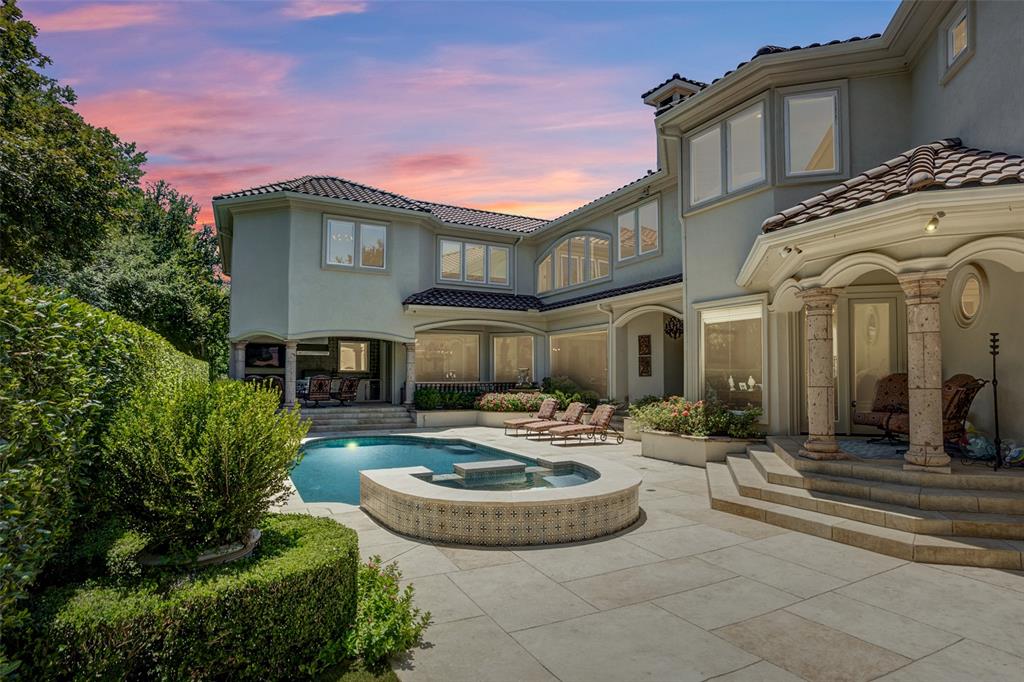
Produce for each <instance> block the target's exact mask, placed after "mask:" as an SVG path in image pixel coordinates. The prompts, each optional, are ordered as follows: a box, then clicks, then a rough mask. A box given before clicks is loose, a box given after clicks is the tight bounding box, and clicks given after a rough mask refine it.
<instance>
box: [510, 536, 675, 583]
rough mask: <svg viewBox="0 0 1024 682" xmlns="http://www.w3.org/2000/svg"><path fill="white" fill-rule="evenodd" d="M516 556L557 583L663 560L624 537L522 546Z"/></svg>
mask: <svg viewBox="0 0 1024 682" xmlns="http://www.w3.org/2000/svg"><path fill="white" fill-rule="evenodd" d="M516 556H518V557H519V558H520V559H522V560H523V561H525V562H527V563H528V564H530V565H531V566H533V567H534V568H536V569H537V570H539V571H540V572H541V573H543V574H544V575H546V576H548V577H549V578H551V579H552V580H555V581H556V582H564V581H566V580H575V579H576V578H586V577H588V576H592V575H598V574H600V573H611V572H613V571H617V570H619V569H622V568H629V567H631V566H640V565H642V564H650V563H654V562H656V561H661V560H662V557H661V556H659V555H657V554H655V553H654V552H649V551H647V550H646V549H643V548H641V547H637V546H636V545H635V544H633V543H631V542H627V541H626V540H623V539H621V538H612V539H611V540H603V541H601V540H599V541H596V542H588V543H586V544H579V545H569V546H564V547H551V548H548V549H533V548H531V549H520V550H517V551H516Z"/></svg>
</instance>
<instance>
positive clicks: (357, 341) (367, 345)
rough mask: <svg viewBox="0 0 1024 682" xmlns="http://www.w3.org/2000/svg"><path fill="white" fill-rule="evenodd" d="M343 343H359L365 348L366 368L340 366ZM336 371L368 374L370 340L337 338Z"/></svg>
mask: <svg viewBox="0 0 1024 682" xmlns="http://www.w3.org/2000/svg"><path fill="white" fill-rule="evenodd" d="M345 344H348V345H350V346H351V345H360V346H365V348H366V369H345V368H344V367H342V366H341V348H342V346H344V345H345ZM338 371H339V372H354V373H356V374H368V373H369V372H370V342H369V341H359V340H355V339H338Z"/></svg>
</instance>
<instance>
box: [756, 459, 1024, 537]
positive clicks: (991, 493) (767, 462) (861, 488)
mask: <svg viewBox="0 0 1024 682" xmlns="http://www.w3.org/2000/svg"><path fill="white" fill-rule="evenodd" d="M762 447H763V446H762ZM748 453H749V455H750V457H751V459H752V460H753V462H754V464H755V466H756V467H758V471H759V474H760V475H761V476H763V478H764V480H766V481H767V482H768V483H772V484H776V485H781V486H787V487H790V488H802V489H805V490H810V491H814V492H817V493H831V494H833V495H841V496H843V497H851V498H859V499H860V500H870V501H872V502H881V503H887V504H895V505H900V506H903V507H912V508H914V509H921V510H930V511H943V512H980V513H984V514H1024V493H1022V492H1017V491H1014V490H991V489H979V488H975V487H973V486H974V485H975V481H974V478H975V477H973V476H958V477H956V478H951V477H950V476H947V475H944V474H926V475H927V476H940V477H943V480H944V482H945V483H946V484H947V486H948V487H938V486H937V485H913V484H905V483H894V482H890V481H887V480H878V478H877V477H875V478H864V477H862V474H865V473H871V471H870V470H871V469H872V468H873V467H870V466H867V467H856V468H848V469H845V470H842V471H843V472H844V474H845V475H835V474H827V473H819V472H817V471H808V470H804V469H796V468H794V467H793V466H791V464H790V463H789V462H787V461H786V460H785V458H783V457H780V456H779V454H778V452H777V451H775V452H769V451H767V450H764V449H761V448H751V449H748ZM929 483H934V482H933V481H929ZM1021 521H1022V522H1024V518H1022V519H1021Z"/></svg>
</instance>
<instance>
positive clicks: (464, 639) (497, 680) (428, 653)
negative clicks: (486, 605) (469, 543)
mask: <svg viewBox="0 0 1024 682" xmlns="http://www.w3.org/2000/svg"><path fill="white" fill-rule="evenodd" d="M394 668H395V670H396V671H397V672H398V676H399V677H400V678H401V679H402V680H405V682H419V681H420V680H422V681H423V682H442V681H444V682H510V681H511V680H515V681H516V682H554V681H556V680H557V679H558V678H556V677H555V676H554V675H552V674H551V672H549V671H548V670H547V669H546V668H544V666H542V665H541V664H540V663H539V662H538V661H537V659H535V658H534V657H533V656H531V655H530V654H529V652H527V651H526V650H525V649H523V647H522V646H520V645H519V643H518V642H516V640H514V639H513V638H512V637H511V636H510V635H509V634H507V633H506V632H505V631H504V630H502V629H501V628H500V627H498V625H497V624H496V623H495V622H494V621H493V620H491V619H490V618H488V617H487V616H479V617H477V618H468V619H466V620H459V621H455V622H452V623H442V624H438V625H433V626H431V628H430V637H429V638H428V643H427V644H426V645H425V648H421V649H416V650H414V651H413V652H412V654H411V655H409V656H407V657H405V659H404V660H403V661H400V662H398V663H397V664H396V665H394Z"/></svg>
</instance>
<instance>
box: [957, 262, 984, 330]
mask: <svg viewBox="0 0 1024 682" xmlns="http://www.w3.org/2000/svg"><path fill="white" fill-rule="evenodd" d="M979 308H981V282H980V281H979V280H978V278H977V276H975V275H973V274H972V275H968V276H967V278H966V279H965V280H964V285H963V288H961V289H960V314H961V315H963V318H964V321H965V322H970V321H972V320H973V319H974V318H975V317H977V315H978V309H979Z"/></svg>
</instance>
